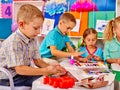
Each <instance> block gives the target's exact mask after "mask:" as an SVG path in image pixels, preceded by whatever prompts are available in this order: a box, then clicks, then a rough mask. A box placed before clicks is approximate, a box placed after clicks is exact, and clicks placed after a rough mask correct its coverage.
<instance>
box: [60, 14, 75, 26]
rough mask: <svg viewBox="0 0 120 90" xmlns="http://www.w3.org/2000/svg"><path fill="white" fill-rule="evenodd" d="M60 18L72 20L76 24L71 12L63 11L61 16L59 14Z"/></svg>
mask: <svg viewBox="0 0 120 90" xmlns="http://www.w3.org/2000/svg"><path fill="white" fill-rule="evenodd" d="M60 20H65V21H72V22H74V23H75V24H76V19H75V17H74V16H73V15H72V14H71V13H63V14H62V15H61V16H60V19H59V21H60Z"/></svg>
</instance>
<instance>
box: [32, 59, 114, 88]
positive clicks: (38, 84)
mask: <svg viewBox="0 0 120 90" xmlns="http://www.w3.org/2000/svg"><path fill="white" fill-rule="evenodd" d="M60 64H61V65H62V66H65V68H66V69H68V68H67V67H69V66H70V68H73V69H75V67H74V66H71V65H69V63H68V60H67V61H63V62H61V63H60ZM80 72H81V71H80ZM80 75H81V74H80ZM80 77H82V76H80ZM43 78H44V76H43V77H40V78H39V79H37V80H35V81H34V82H33V84H32V90H114V83H112V84H111V85H109V86H106V87H101V88H97V89H87V88H84V87H77V86H74V87H73V88H69V89H60V88H53V87H52V86H50V85H48V84H43V82H42V81H43V80H42V79H43Z"/></svg>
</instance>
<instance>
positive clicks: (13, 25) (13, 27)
mask: <svg viewBox="0 0 120 90" xmlns="http://www.w3.org/2000/svg"><path fill="white" fill-rule="evenodd" d="M17 28H18V24H17V22H16V21H13V23H12V25H11V30H12V32H15V31H16V30H17Z"/></svg>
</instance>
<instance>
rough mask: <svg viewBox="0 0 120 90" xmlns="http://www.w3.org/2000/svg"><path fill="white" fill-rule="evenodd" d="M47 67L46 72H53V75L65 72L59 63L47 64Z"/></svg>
mask: <svg viewBox="0 0 120 90" xmlns="http://www.w3.org/2000/svg"><path fill="white" fill-rule="evenodd" d="M46 69H47V71H46V72H47V74H48V75H50V74H53V75H58V76H60V75H64V74H65V73H66V70H65V69H64V68H63V67H61V66H60V65H49V66H48V67H46Z"/></svg>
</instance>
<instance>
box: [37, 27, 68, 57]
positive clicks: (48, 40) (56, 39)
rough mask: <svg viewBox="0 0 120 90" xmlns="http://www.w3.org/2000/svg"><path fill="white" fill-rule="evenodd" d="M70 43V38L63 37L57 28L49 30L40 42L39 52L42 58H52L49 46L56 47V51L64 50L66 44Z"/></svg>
mask: <svg viewBox="0 0 120 90" xmlns="http://www.w3.org/2000/svg"><path fill="white" fill-rule="evenodd" d="M67 42H70V38H69V37H68V36H67V35H63V34H62V33H61V32H60V30H59V29H58V27H55V28H54V29H53V30H51V31H50V32H49V33H48V34H47V36H46V37H45V38H44V40H43V41H42V43H41V45H40V47H39V51H40V54H41V57H42V58H52V57H53V56H52V54H51V51H50V46H56V47H57V49H58V50H63V49H64V48H66V43H67Z"/></svg>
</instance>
